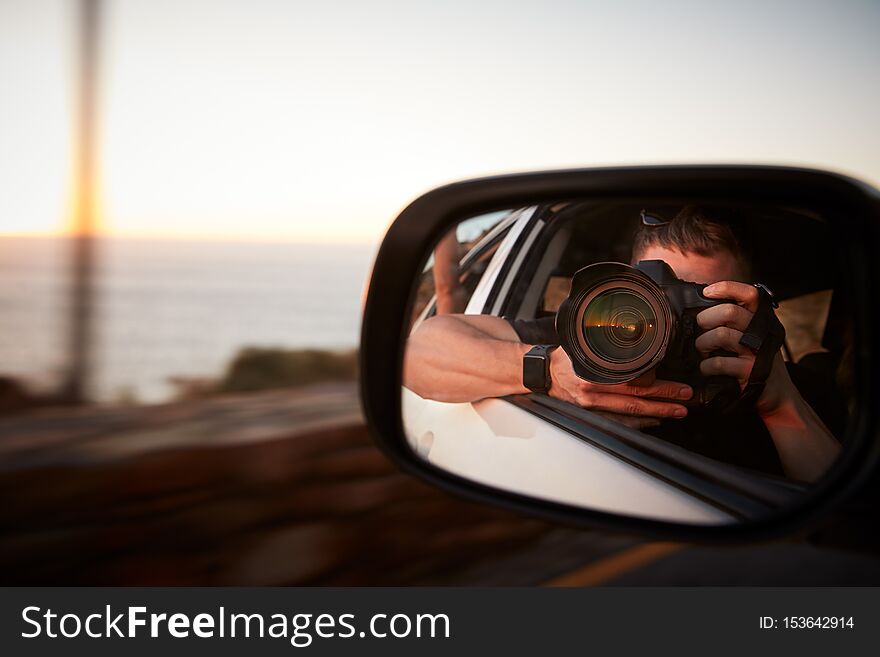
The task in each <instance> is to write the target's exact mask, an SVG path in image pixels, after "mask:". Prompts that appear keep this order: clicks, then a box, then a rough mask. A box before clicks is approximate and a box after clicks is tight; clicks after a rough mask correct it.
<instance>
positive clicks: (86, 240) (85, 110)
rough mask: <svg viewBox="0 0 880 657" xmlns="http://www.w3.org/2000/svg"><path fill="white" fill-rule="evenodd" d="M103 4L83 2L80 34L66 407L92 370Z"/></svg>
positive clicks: (82, 393) (78, 396) (84, 392)
mask: <svg viewBox="0 0 880 657" xmlns="http://www.w3.org/2000/svg"><path fill="white" fill-rule="evenodd" d="M100 15H101V0H79V15H78V23H79V24H78V34H77V37H78V38H77V71H76V74H77V80H76V96H77V98H76V119H75V120H76V123H75V135H74V144H75V149H76V150H75V160H74V206H73V211H74V215H73V237H72V271H71V279H72V290H71V314H70V336H69V340H70V345H69V349H70V370H69V372H68V376H67V381H66V382H65V385H64V390H63V397H64V401H68V402H73V403H83V402H85V401H86V399H87V397H88V384H89V380H90V374H91V365H92V348H93V339H94V335H93V322H92V318H93V314H94V268H95V232H96V228H97V225H96V216H95V214H96V198H95V197H96V194H97V162H96V159H95V158H96V151H97V130H96V128H97V126H96V122H97V117H96V114H97V105H98V63H99V52H98V45H99V37H100V17H101V16H100Z"/></svg>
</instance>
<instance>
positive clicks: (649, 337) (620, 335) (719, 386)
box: [556, 260, 740, 409]
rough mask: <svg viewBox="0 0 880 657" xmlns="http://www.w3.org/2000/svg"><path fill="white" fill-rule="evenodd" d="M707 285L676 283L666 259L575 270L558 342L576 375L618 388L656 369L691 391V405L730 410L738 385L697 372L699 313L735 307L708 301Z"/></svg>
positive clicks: (729, 379)
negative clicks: (685, 385)
mask: <svg viewBox="0 0 880 657" xmlns="http://www.w3.org/2000/svg"><path fill="white" fill-rule="evenodd" d="M705 287H706V286H705V285H702V284H700V283H692V282H689V281H683V280H681V279H679V278H678V277H677V276H676V275H675V272H673V271H672V268H671V267H670V266H669V265H668V264H667V263H666V262H664V261H662V260H642V261H641V262H639V263H638V264H637V265H636V266H635V267H632V266H630V265H626V264H623V263H618V262H602V263H597V264H594V265H589V266H587V267H584V268H583V269H580V270H578V271H577V272H576V273H575V275H574V277H573V278H572V285H571V292H570V293H569V295H568V297H567V298H566V300H565V301H564V302H563V303H562V305H561V306H560V307H559V312H558V313H557V315H556V331H557V334H558V336H559V343H560V345H561V346H562V348H563V349H564V350H565V352H566V353H567V354H568V356H569V358H570V359H571V362H572V366H573V368H574V371H575V374H577V375H578V376H579V377H581V378H582V379H585V380H587V381H591V382H593V383H602V384H615V383H626V382H629V381H633V380H635V379H637V378H639V377H640V376H642V375H643V374H645V373H646V372H648V371H650V370H652V369H656V374H657V377H658V378H662V379H668V380H671V381H679V382H682V383H687V384H688V385H690V386H691V387H692V388H693V389H694V396H693V398H692V400H691V402H690V405H692V406H703V407H712V408H719V409H720V408H726V407H728V406H730V405H731V404H732V403H734V402H735V401H736V400H737V399H738V398H739V395H740V387H739V384H738V382H737V381H736V380H735V379H734V378H732V377H728V376H712V377H705V376H703V375H702V374H700V355H699V353H698V352H697V349H696V346H695V344H694V342H695V340H696V339H697V337H698V336H699V335H700V333H701V332H702V331H701V329H700V327H699V325H698V324H697V320H696V317H697V315H698V314H699V313H700V312H701V311H703V310H705V309H706V308H710V307H712V306H717V305H719V304H723V303H732V302H731V301H729V300H726V299H707V298H706V297H704V296H703V289H705ZM717 355H732V354H729V353H728V352H720V353H719V354H717Z"/></svg>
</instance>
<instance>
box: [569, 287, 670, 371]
mask: <svg viewBox="0 0 880 657" xmlns="http://www.w3.org/2000/svg"><path fill="white" fill-rule="evenodd" d="M582 331H583V336H584V340H585V341H586V343H587V345H588V346H589V348H590V349H591V350H592V351H593V352H594V353H595V354H596V355H597V356H598V357H599V358H602V359H604V360H607V361H609V362H612V363H627V362H631V361H634V360H637V359H639V358H641V357H642V356H644V355H645V353H646V352H647V351H648V350H649V349H650V348H651V345H652V344H653V343H654V335H655V333H656V331H657V317H656V315H655V314H654V311H653V310H652V308H651V304H650V303H648V301H647V300H646V299H645V298H644V297H643V296H642V295H640V294H637V293H635V292H633V291H632V290H628V289H625V288H614V289H610V290H606V291H605V292H602V293H601V294H599V295H597V296H596V297H595V298H594V299H593V300H592V301H590V303H589V304H588V305H587V307H586V308H585V309H584V314H583V325H582Z"/></svg>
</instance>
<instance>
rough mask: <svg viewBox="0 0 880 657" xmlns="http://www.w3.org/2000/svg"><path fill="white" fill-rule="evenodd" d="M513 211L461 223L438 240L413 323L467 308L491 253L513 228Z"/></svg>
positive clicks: (423, 278) (422, 280) (418, 294)
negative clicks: (511, 219)
mask: <svg viewBox="0 0 880 657" xmlns="http://www.w3.org/2000/svg"><path fill="white" fill-rule="evenodd" d="M510 214H511V213H510V212H508V211H504V212H492V213H489V214H486V215H481V216H479V217H474V218H472V219H468V220H467V221H464V222H462V223H460V224H459V225H458V227H457V229H456V231H455V232H454V233H450V234H449V235H447V236H446V237H444V239H443V240H441V241H440V243H438V245H437V246H436V247H435V249H434V251H433V253H432V254H431V256H430V257H429V259H428V261H427V263H426V264H425V269H424V271H423V272H422V276H421V278H420V280H419V283H418V286H417V287H416V292H415V295H416V298H415V301H414V303H413V310H412V315H411V316H412V323H413V324H414V323H415V322H417V321H419V320H420V319H424V318H425V317H430V316H432V315H434V314H438V313H448V312H464V310H465V308H466V307H467V303H468V301H469V300H470V298H471V296H472V295H473V293H474V290H476V288H477V284H478V283H479V282H480V280H481V279H482V277H483V274H485V272H486V269H487V267H488V266H489V263H490V262H491V260H492V257H493V256H494V255H495V253H496V252H497V250H498V247H499V246H500V244H501V242H502V240H503V239H504V237H505V235H506V234H507V231H508V230H509V229H510V225H511V222H510V221H505V220H507V219H510V218H511V217H510Z"/></svg>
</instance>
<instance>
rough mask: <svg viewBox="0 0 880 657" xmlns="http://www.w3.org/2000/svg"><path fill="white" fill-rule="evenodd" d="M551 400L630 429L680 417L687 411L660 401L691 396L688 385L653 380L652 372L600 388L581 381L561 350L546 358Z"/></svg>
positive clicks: (678, 405) (566, 355) (691, 391)
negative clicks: (592, 412) (611, 420)
mask: <svg viewBox="0 0 880 657" xmlns="http://www.w3.org/2000/svg"><path fill="white" fill-rule="evenodd" d="M549 394H550V396H552V397H556V398H557V399H561V400H563V401H567V402H570V403H572V404H577V405H578V406H582V407H583V408H587V409H589V410H592V411H597V412H600V413H601V414H602V415H606V416H608V417H611V419H614V420H617V421H619V422H623V423H624V424H626V425H627V426H630V427H633V428H644V427H647V426H653V425H656V424H659V420H660V419H663V418H683V417H684V416H686V415H687V408H685V407H684V406H682V405H681V404H676V403H672V402H671V401H662V400H664V399H665V400H681V401H684V400H687V399H690V398H691V396H692V395H693V394H694V391H693V390H692V389H691V388H690V386H686V385H684V384H682V383H676V382H674V381H659V380H655V379H654V377H653V373H650V374H649V375H646V376H644V377H641V378H640V379H638V380H636V381H632V382H630V383H622V384H617V385H600V384H598V383H590V382H589V381H584V380H583V379H582V378H580V377H579V376H578V375H577V374H575V373H574V369H573V368H572V365H571V360H570V359H569V357H568V354H566V353H565V352H564V351H563V350H562V349H556V350H554V351H553V353H552V354H551V355H550V390H549Z"/></svg>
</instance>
